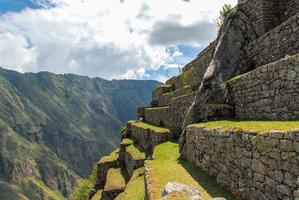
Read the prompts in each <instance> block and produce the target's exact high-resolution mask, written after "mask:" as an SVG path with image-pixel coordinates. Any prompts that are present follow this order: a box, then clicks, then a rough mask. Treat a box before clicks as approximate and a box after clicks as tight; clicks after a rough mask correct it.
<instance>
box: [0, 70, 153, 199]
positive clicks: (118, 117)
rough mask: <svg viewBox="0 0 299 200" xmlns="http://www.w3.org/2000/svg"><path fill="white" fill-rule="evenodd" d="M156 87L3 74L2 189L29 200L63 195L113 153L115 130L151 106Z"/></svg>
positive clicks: (142, 83)
mask: <svg viewBox="0 0 299 200" xmlns="http://www.w3.org/2000/svg"><path fill="white" fill-rule="evenodd" d="M157 84H158V82H156V81H130V80H123V81H121V80H120V81H117V80H113V81H106V80H103V79H100V78H95V79H90V78H88V77H82V76H76V75H55V74H52V73H48V72H41V73H38V74H33V73H26V74H20V73H17V72H14V71H8V70H4V69H2V68H1V69H0V183H1V184H0V185H1V186H0V187H1V188H0V189H1V191H2V190H3V191H5V190H6V189H4V188H10V189H9V191H14V193H15V195H16V196H24V198H25V197H27V198H28V199H45V198H47V197H49V198H51V199H62V198H64V197H66V196H68V195H69V194H70V192H71V191H73V189H74V187H75V186H76V185H77V183H78V181H79V180H80V179H81V177H86V176H87V175H88V173H89V172H90V170H91V167H92V164H93V163H94V161H95V160H96V159H97V158H98V157H100V156H102V155H104V154H106V153H108V152H110V151H111V150H112V149H113V148H115V147H116V145H117V143H118V142H119V140H120V136H119V135H118V134H116V132H117V130H119V128H120V127H121V124H122V123H124V122H125V121H126V120H128V119H129V118H132V117H133V116H135V110H136V108H137V106H138V105H139V106H141V105H145V104H148V103H149V102H150V94H149V92H150V91H151V90H152V89H153V88H154V87H155V86H156V85H157ZM5 195H8V194H6V193H4V192H1V194H0V199H2V197H3V198H4V197H5ZM4 199H5V198H4Z"/></svg>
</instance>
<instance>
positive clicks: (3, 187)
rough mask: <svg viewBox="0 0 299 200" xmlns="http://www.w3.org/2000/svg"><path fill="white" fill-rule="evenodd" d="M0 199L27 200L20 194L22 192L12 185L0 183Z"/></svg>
mask: <svg viewBox="0 0 299 200" xmlns="http://www.w3.org/2000/svg"><path fill="white" fill-rule="evenodd" d="M0 199H3V200H4V199H5V200H6V199H8V200H9V199H18V200H29V199H28V198H27V197H25V196H24V195H23V194H22V190H21V189H20V188H19V187H17V186H14V185H10V184H7V183H5V182H2V181H0Z"/></svg>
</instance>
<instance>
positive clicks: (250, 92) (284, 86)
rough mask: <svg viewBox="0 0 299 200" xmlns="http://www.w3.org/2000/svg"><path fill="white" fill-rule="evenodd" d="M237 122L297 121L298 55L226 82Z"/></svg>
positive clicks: (298, 114)
mask: <svg viewBox="0 0 299 200" xmlns="http://www.w3.org/2000/svg"><path fill="white" fill-rule="evenodd" d="M227 90H228V92H227V93H228V94H229V97H228V100H227V101H228V102H229V103H230V104H232V105H234V106H235V112H236V118H237V119H248V120H298V119H299V99H298V96H299V54H296V55H294V56H290V57H287V58H285V59H282V60H279V61H277V62H275V63H271V64H268V65H265V66H264V67H261V68H258V69H256V70H253V71H251V72H249V73H247V74H244V75H241V76H238V77H235V78H234V79H232V80H230V81H229V82H228V83H227Z"/></svg>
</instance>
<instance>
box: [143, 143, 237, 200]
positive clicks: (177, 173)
mask: <svg viewBox="0 0 299 200" xmlns="http://www.w3.org/2000/svg"><path fill="white" fill-rule="evenodd" d="M179 156H180V154H179V146H178V144H177V143H173V142H166V143H163V144H160V145H158V146H156V148H155V151H154V155H153V160H147V161H146V169H148V170H147V172H146V173H147V182H148V183H149V188H148V193H149V195H150V198H151V199H159V198H161V195H162V191H163V188H164V187H165V185H166V184H167V183H168V182H179V183H183V184H187V185H190V186H193V187H195V188H197V189H198V190H199V191H200V193H201V195H202V199H204V200H206V199H212V198H216V197H224V198H226V199H227V200H231V199H235V198H234V196H233V195H232V194H231V193H230V192H228V191H227V190H225V189H223V188H221V187H220V186H219V185H218V184H217V183H216V182H215V180H214V179H213V178H211V177H210V176H208V175H207V174H205V173H204V172H202V171H201V170H200V169H199V168H197V167H195V166H194V165H192V164H191V163H189V162H187V161H185V160H181V159H179ZM184 198H186V197H182V194H179V195H174V196H173V198H171V199H173V200H179V199H184Z"/></svg>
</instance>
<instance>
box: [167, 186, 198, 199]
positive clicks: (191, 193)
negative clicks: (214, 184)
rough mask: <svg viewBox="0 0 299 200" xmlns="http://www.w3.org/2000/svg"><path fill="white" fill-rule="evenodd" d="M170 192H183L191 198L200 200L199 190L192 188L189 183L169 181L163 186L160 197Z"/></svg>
mask: <svg viewBox="0 0 299 200" xmlns="http://www.w3.org/2000/svg"><path fill="white" fill-rule="evenodd" d="M172 192H178V193H184V194H185V195H186V196H187V197H189V198H190V199H192V200H201V199H202V198H201V195H200V192H199V190H197V189H195V188H193V187H192V186H190V185H186V184H182V183H177V182H169V183H167V185H166V186H165V187H164V190H163V193H162V197H164V198H165V197H167V196H168V195H169V194H171V193H172Z"/></svg>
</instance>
